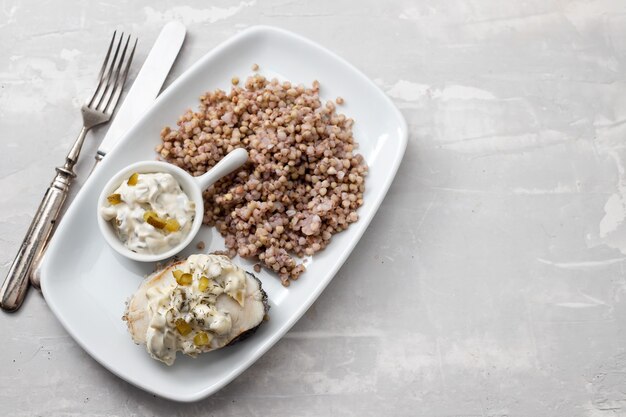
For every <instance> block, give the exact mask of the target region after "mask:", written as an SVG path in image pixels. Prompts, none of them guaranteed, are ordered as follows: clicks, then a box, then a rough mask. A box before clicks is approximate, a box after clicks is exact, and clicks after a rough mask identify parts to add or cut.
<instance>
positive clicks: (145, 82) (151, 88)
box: [30, 22, 186, 288]
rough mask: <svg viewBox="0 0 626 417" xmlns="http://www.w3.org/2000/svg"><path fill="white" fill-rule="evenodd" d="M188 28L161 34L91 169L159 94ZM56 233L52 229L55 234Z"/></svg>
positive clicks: (35, 279) (36, 272) (36, 271)
mask: <svg viewBox="0 0 626 417" xmlns="http://www.w3.org/2000/svg"><path fill="white" fill-rule="evenodd" d="M185 34H186V28H185V26H184V25H183V24H182V23H180V22H169V23H168V24H166V25H165V26H164V27H163V29H161V33H160V34H159V36H158V37H157V40H156V41H155V43H154V46H153V47H152V49H151V50H150V53H148V56H147V57H146V60H145V61H144V63H143V65H142V67H141V69H140V70H139V73H138V74H137V77H136V78H135V81H134V82H133V85H132V87H131V88H130V90H128V94H126V98H125V99H124V102H123V103H122V105H121V106H120V108H119V110H118V111H117V113H116V114H115V117H114V119H113V122H111V126H110V127H109V130H108V131H107V133H106V135H105V136H104V139H102V142H101V143H100V146H99V147H98V151H97V152H96V156H95V157H96V163H95V165H94V166H93V168H92V170H91V172H93V170H94V169H95V167H96V166H97V165H98V162H100V161H101V160H102V158H104V156H105V155H106V154H107V152H109V151H111V149H113V148H114V147H115V145H116V144H117V142H118V140H119V139H120V138H121V137H122V135H123V134H124V133H125V132H126V130H128V129H129V128H130V127H131V126H132V125H133V124H134V123H135V122H136V121H137V120H138V119H139V117H141V116H142V115H143V113H144V112H145V111H146V110H147V109H148V107H150V105H151V104H152V103H153V102H154V100H155V99H156V98H157V96H158V95H159V92H160V91H161V88H162V87H163V83H164V82H165V78H167V75H168V74H169V72H170V69H171V68H172V65H173V64H174V61H175V60H176V57H177V56H178V52H179V51H180V48H181V46H182V45H183V41H184V40H185ZM89 175H91V173H89ZM53 234H54V230H53V231H52V234H51V236H52V235H53ZM48 243H49V242H46V244H45V245H44V246H43V249H42V251H41V253H40V254H39V255H38V257H37V259H35V262H34V263H33V267H32V269H31V271H32V272H31V274H30V282H31V284H32V285H33V286H34V287H35V288H40V277H41V268H40V266H41V261H42V260H43V257H44V255H45V253H46V249H47V247H48Z"/></svg>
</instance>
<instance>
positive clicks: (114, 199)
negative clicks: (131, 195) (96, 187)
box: [107, 194, 122, 205]
mask: <svg viewBox="0 0 626 417" xmlns="http://www.w3.org/2000/svg"><path fill="white" fill-rule="evenodd" d="M107 200H108V201H109V204H112V205H116V204H119V203H121V202H122V195H121V194H111V195H110V196H108V197H107Z"/></svg>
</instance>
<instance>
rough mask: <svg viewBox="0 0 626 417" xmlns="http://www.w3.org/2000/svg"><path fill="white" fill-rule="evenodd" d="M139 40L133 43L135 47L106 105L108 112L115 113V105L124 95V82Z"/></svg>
mask: <svg viewBox="0 0 626 417" xmlns="http://www.w3.org/2000/svg"><path fill="white" fill-rule="evenodd" d="M137 41H138V39H135V44H134V45H133V49H132V50H131V51H130V55H129V57H128V61H126V66H125V67H124V69H123V70H122V74H121V77H120V78H119V80H116V82H115V87H114V90H113V95H112V96H111V99H110V100H109V103H108V104H107V105H106V107H105V110H106V113H107V114H113V111H114V110H115V107H116V106H117V102H118V101H119V99H120V96H121V95H122V90H123V89H124V84H126V78H128V70H129V69H130V64H131V63H132V62H133V57H134V56H135V48H137Z"/></svg>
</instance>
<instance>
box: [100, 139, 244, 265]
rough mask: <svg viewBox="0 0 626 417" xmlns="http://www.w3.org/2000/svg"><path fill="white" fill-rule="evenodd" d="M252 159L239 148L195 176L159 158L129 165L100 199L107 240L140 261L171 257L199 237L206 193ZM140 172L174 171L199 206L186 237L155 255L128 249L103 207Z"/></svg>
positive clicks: (179, 181) (173, 173)
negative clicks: (111, 195)
mask: <svg viewBox="0 0 626 417" xmlns="http://www.w3.org/2000/svg"><path fill="white" fill-rule="evenodd" d="M247 160H248V152H247V151H246V150H245V149H242V148H238V149H235V150H233V151H232V152H230V153H229V154H228V155H226V156H225V157H224V158H223V159H222V160H221V161H220V162H218V163H217V164H216V165H215V166H214V167H213V168H211V169H210V170H209V171H208V172H206V173H205V174H203V175H201V176H199V177H193V176H192V175H191V174H189V173H188V172H186V171H184V170H183V169H181V168H179V167H177V166H175V165H172V164H168V163H166V162H159V161H142V162H136V163H134V164H132V165H129V166H127V167H126V168H124V169H122V170H120V171H119V172H118V173H117V174H115V175H114V176H113V177H112V178H111V179H110V180H109V182H107V184H106V185H105V186H104V188H103V189H102V192H101V193H100V197H99V198H98V208H97V213H96V215H97V216H98V226H99V227H100V232H102V236H103V237H104V240H106V242H107V243H108V244H109V246H111V248H113V249H114V250H115V251H116V252H118V253H119V254H121V255H123V256H125V257H127V258H129V259H132V260H135V261H140V262H156V261H162V260H164V259H167V258H169V257H171V256H174V255H176V254H177V253H178V252H180V251H181V250H183V249H184V248H185V247H186V246H187V245H189V243H190V242H191V241H192V240H193V238H194V237H195V236H196V234H197V233H198V231H199V230H200V226H201V225H202V219H203V218H204V200H203V199H202V192H203V191H204V190H206V189H207V188H209V187H210V186H211V185H213V184H214V183H215V182H216V181H217V180H219V179H220V178H222V177H224V176H225V175H228V174H230V173H231V172H233V171H234V170H236V169H237V168H239V167H241V166H242V165H243V164H244V163H245V162H246V161H247ZM134 172H137V173H139V174H149V173H156V172H165V173H168V174H171V175H172V176H173V177H174V178H175V179H176V181H178V183H179V184H180V187H181V188H182V190H183V192H184V193H185V194H187V196H188V197H189V199H190V200H191V201H193V202H194V203H195V205H196V213H195V216H194V219H193V223H192V225H191V229H190V230H189V233H188V234H187V236H185V238H184V239H183V240H182V241H181V242H180V243H179V244H178V245H176V246H174V247H172V248H171V249H169V250H168V251H166V252H162V253H158V254H151V253H137V252H133V251H132V250H130V249H128V248H127V247H126V246H124V244H123V243H122V241H120V239H119V237H118V236H117V233H116V232H115V229H114V227H113V225H112V224H111V222H110V221H106V220H105V219H104V218H103V217H102V215H101V214H100V209H101V208H102V207H104V206H105V204H106V202H107V196H109V195H110V194H111V193H112V192H113V191H115V190H116V189H117V187H119V186H120V184H122V182H124V181H125V180H127V179H128V177H129V176H130V175H131V174H132V173H134Z"/></svg>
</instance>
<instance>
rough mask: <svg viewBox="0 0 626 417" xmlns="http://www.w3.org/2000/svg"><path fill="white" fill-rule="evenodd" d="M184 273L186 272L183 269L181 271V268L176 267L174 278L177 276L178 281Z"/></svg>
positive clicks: (173, 273)
mask: <svg viewBox="0 0 626 417" xmlns="http://www.w3.org/2000/svg"><path fill="white" fill-rule="evenodd" d="M183 274H184V272H183V271H181V270H180V269H175V270H174V271H173V272H172V275H174V278H176V281H178V280H179V279H180V277H182V276H183Z"/></svg>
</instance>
